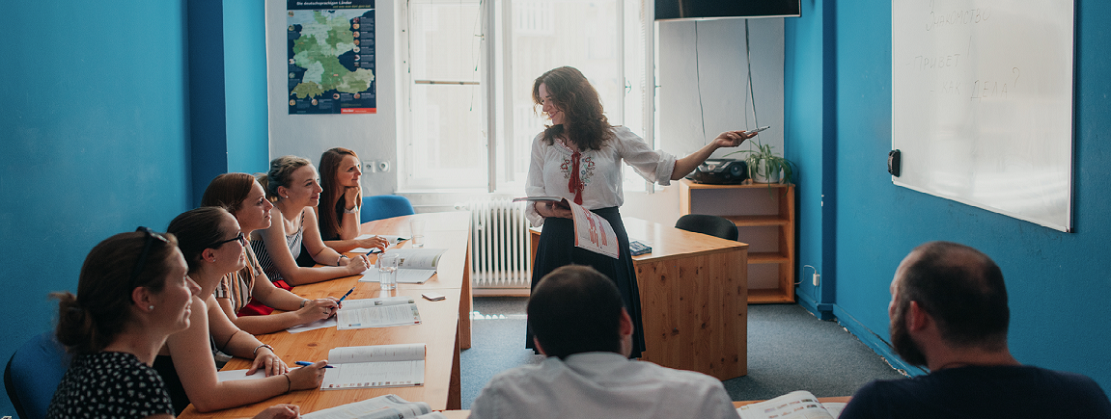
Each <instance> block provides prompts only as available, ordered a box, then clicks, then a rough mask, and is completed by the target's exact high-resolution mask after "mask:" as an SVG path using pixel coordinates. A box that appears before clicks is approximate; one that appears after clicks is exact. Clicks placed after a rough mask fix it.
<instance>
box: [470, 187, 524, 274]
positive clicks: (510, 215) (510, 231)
mask: <svg viewBox="0 0 1111 419" xmlns="http://www.w3.org/2000/svg"><path fill="white" fill-rule="evenodd" d="M457 207H458V208H460V209H468V210H470V211H471V228H472V231H471V269H472V270H473V275H472V277H471V280H472V284H473V286H474V287H475V288H503V289H504V288H524V289H528V288H529V282H530V279H531V276H532V260H531V259H530V258H529V230H528V227H529V225H528V220H527V219H525V208H524V204H523V203H513V202H511V201H510V200H509V199H506V198H496V199H489V200H475V201H470V202H467V203H466V204H463V205H458V206H457Z"/></svg>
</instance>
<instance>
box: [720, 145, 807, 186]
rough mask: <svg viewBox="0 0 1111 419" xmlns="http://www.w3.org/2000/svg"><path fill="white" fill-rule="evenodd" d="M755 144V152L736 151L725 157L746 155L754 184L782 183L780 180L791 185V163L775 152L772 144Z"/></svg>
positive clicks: (746, 161) (749, 172) (750, 150)
mask: <svg viewBox="0 0 1111 419" xmlns="http://www.w3.org/2000/svg"><path fill="white" fill-rule="evenodd" d="M751 144H753V143H749V145H750V146H751ZM755 144H756V149H755V150H752V149H749V150H739V151H734V152H732V153H729V154H726V155H725V157H729V156H732V155H734V154H739V153H745V154H746V155H745V163H746V164H748V174H749V175H748V177H749V179H752V182H753V183H780V180H782V183H791V173H792V172H791V161H790V160H787V159H785V158H783V156H780V155H778V154H776V153H775V152H773V151H772V146H771V145H770V144H760V143H758V142H755ZM781 174H782V177H781V176H780V175H781Z"/></svg>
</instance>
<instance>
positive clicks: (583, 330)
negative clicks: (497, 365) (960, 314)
mask: <svg viewBox="0 0 1111 419" xmlns="http://www.w3.org/2000/svg"><path fill="white" fill-rule="evenodd" d="M528 323H529V325H530V326H532V330H533V332H535V336H534V339H535V342H534V343H535V344H536V348H538V349H539V350H540V352H541V353H543V354H544V355H546V356H547V359H545V360H544V361H543V362H541V363H540V364H539V365H527V366H522V367H517V368H514V369H511V370H508V371H504V372H502V373H499V374H498V375H496V376H494V378H493V379H491V380H490V382H489V383H488V384H487V385H486V387H485V388H483V389H482V392H481V393H479V395H478V398H476V399H475V401H474V403H473V404H472V405H471V419H485V418H730V419H736V417H737V411H736V409H734V408H733V403H732V402H731V401H730V399H729V395H728V394H726V393H725V388H724V387H722V385H721V382H720V381H718V380H717V379H714V378H713V377H710V376H707V375H704V374H700V373H697V372H691V371H680V370H673V369H670V368H664V367H661V366H659V365H656V364H653V363H650V362H641V361H634V360H629V359H628V356H629V351H631V350H632V335H633V330H632V329H633V323H632V320H631V319H630V318H629V313H628V312H626V311H625V308H624V307H622V303H621V294H620V292H619V291H618V290H617V286H615V285H614V284H613V281H611V280H609V279H608V278H606V277H605V276H604V275H602V274H601V273H599V272H598V271H596V270H594V268H591V267H587V266H576V265H568V266H564V267H561V268H558V269H556V270H554V271H552V272H551V273H550V274H548V275H546V276H544V278H542V279H541V280H540V283H539V284H537V285H536V288H535V289H533V291H532V297H530V299H529V303H528Z"/></svg>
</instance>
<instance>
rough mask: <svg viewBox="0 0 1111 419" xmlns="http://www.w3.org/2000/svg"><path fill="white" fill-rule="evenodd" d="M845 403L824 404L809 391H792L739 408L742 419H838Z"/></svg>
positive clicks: (738, 412) (738, 411)
mask: <svg viewBox="0 0 1111 419" xmlns="http://www.w3.org/2000/svg"><path fill="white" fill-rule="evenodd" d="M844 408H845V403H824V404H823V403H822V402H819V401H818V398H817V397H814V395H813V394H811V393H810V392H809V391H805V390H799V391H792V392H790V393H787V394H784V395H782V396H779V397H776V398H774V399H771V400H767V401H763V402H760V403H753V404H748V405H744V406H741V407H738V408H737V414H739V415H741V419H772V418H774V419H836V418H837V417H838V416H840V415H841V410H843V409H844Z"/></svg>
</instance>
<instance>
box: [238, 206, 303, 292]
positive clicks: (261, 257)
mask: <svg viewBox="0 0 1111 419" xmlns="http://www.w3.org/2000/svg"><path fill="white" fill-rule="evenodd" d="M304 234H305V210H301V224H300V225H299V226H298V227H297V231H295V232H293V234H287V235H286V236H285V245H286V247H288V248H289V254H290V255H292V256H293V260H297V257H298V256H300V255H301V238H302V237H303V236H304ZM251 248H253V249H254V250H255V254H256V255H258V262H259V265H260V266H262V271H263V272H266V276H267V277H269V278H270V282H278V281H282V280H285V278H283V277H282V274H281V273H280V272H278V267H277V266H275V265H274V259H273V258H271V257H270V252H268V251H266V243H265V240H251Z"/></svg>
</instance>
